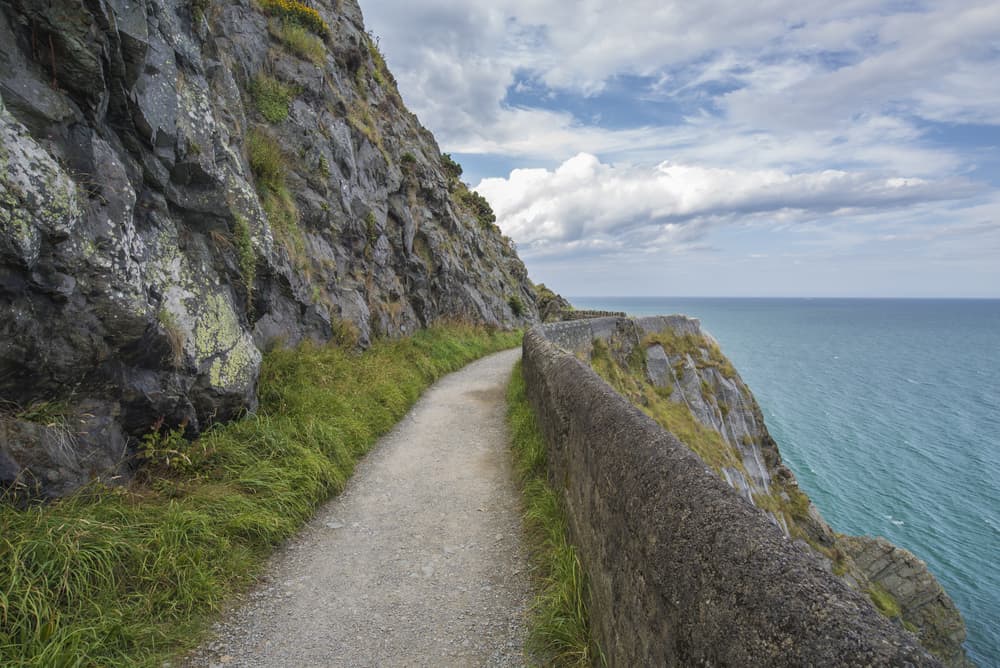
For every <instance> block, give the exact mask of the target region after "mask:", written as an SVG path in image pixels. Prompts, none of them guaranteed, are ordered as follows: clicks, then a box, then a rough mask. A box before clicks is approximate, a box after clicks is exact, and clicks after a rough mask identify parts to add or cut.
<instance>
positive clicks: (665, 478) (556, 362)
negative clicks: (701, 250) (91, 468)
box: [524, 316, 940, 666]
mask: <svg viewBox="0 0 1000 668" xmlns="http://www.w3.org/2000/svg"><path fill="white" fill-rule="evenodd" d="M675 317H676V318H682V319H683V317H682V316H671V318H675ZM684 320H686V319H684ZM689 322H691V323H695V324H696V321H689ZM657 324H658V323H655V322H653V321H648V322H645V321H642V320H640V321H636V320H626V319H620V318H601V319H597V320H589V321H577V322H572V323H555V324H552V325H545V326H542V327H534V328H533V329H531V330H530V331H529V332H528V333H527V334H526V335H525V338H524V374H525V380H526V383H527V391H528V397H529V399H530V401H531V403H532V405H533V406H534V408H535V411H536V412H537V414H538V417H539V421H540V424H541V426H542V429H543V431H544V434H545V437H546V441H547V443H548V448H549V449H548V461H549V477H550V480H551V481H552V482H553V484H554V485H555V486H556V488H557V489H561V490H562V491H563V496H564V500H565V503H566V507H567V511H568V516H569V524H570V528H571V531H572V533H573V538H574V542H575V543H576V544H577V545H578V546H579V548H580V553H581V559H582V561H583V565H584V568H585V569H586V571H587V574H588V576H589V580H590V590H591V602H590V603H591V606H590V609H591V623H592V625H593V629H594V633H595V635H596V637H597V639H598V642H599V643H600V644H601V647H602V649H603V650H604V652H605V654H606V656H607V658H608V662H609V664H610V665H611V666H639V665H658V666H660V665H668V666H689V665H726V666H751V665H752V666H779V665H780V666H789V665H802V666H805V665H812V666H845V665H877V666H882V665H892V666H902V665H913V666H937V665H940V664H939V663H938V662H937V660H936V659H934V658H933V657H931V656H930V655H929V654H927V653H926V652H925V651H924V650H923V649H921V648H920V647H919V646H918V645H917V644H916V643H915V641H914V639H913V637H912V636H911V635H909V634H907V633H905V632H903V631H902V630H901V629H898V628H897V627H895V626H893V625H892V624H891V623H890V622H889V621H888V620H887V619H885V618H884V617H882V616H881V615H880V614H879V613H878V612H876V611H875V609H874V608H873V607H872V606H871V604H870V603H869V602H868V600H867V599H865V598H864V597H863V596H862V595H860V594H858V593H856V592H853V591H851V590H850V589H848V587H847V586H846V585H845V584H844V583H843V582H841V581H840V580H839V579H838V578H836V577H834V576H832V575H830V574H828V573H826V572H825V571H823V570H822V568H820V566H819V565H818V564H817V563H816V562H815V561H814V560H813V558H812V557H811V556H810V555H808V554H806V553H805V552H803V551H801V550H800V549H799V548H798V547H797V546H795V545H793V544H792V543H791V542H789V541H788V540H787V539H786V538H785V537H784V535H783V534H782V532H781V530H780V529H778V528H777V527H776V526H774V525H773V524H772V523H771V522H769V521H768V520H767V518H766V517H765V516H764V515H763V514H762V513H760V512H758V511H757V510H755V509H754V508H753V507H751V506H750V505H749V504H748V503H747V502H746V501H744V500H743V499H742V498H740V497H739V495H738V494H737V493H736V492H735V491H734V490H733V489H732V488H730V487H729V486H727V485H726V484H725V483H724V482H722V481H721V480H720V479H719V478H718V477H716V476H715V475H714V474H713V473H712V472H711V471H710V470H709V469H708V468H707V467H706V466H705V465H704V464H703V463H702V461H701V460H700V459H699V458H698V457H697V456H696V455H695V454H693V453H692V452H691V451H690V450H688V449H687V447H685V446H684V445H683V444H682V443H680V442H679V441H678V440H677V439H676V438H675V437H674V436H673V435H671V434H669V433H668V432H666V431H665V430H664V429H662V428H661V427H660V426H659V425H657V424H656V423H655V422H653V421H652V420H651V419H650V418H648V417H647V416H645V415H644V414H643V413H642V412H640V411H639V410H638V409H636V408H635V407H634V406H632V405H631V404H630V403H629V402H628V401H627V400H626V399H625V398H624V397H622V396H621V395H619V394H618V393H617V392H615V391H614V390H613V389H612V388H611V387H610V386H608V385H607V384H606V383H605V382H604V381H603V380H601V379H600V378H599V377H598V376H597V374H596V373H594V372H593V371H592V370H591V369H590V368H589V367H588V366H587V365H586V364H584V363H583V362H581V361H580V360H578V359H576V357H574V355H573V354H571V353H570V352H567V350H572V351H580V350H586V349H588V348H589V345H590V341H592V339H593V338H595V337H601V338H604V337H605V336H607V335H608V334H609V333H610V332H612V331H615V330H616V329H617V328H621V327H640V326H642V325H646V326H649V327H650V328H652V327H655V326H656V325H657ZM637 334H638V330H637Z"/></svg>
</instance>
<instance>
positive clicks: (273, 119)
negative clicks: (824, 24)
mask: <svg viewBox="0 0 1000 668" xmlns="http://www.w3.org/2000/svg"><path fill="white" fill-rule="evenodd" d="M250 95H252V96H253V101H254V104H255V105H256V106H257V111H259V112H260V113H261V115H262V116H263V117H264V118H266V119H267V120H268V122H270V123H281V122H282V121H284V120H285V119H286V118H288V109H289V107H290V106H291V104H292V100H293V99H295V95H296V90H295V88H294V87H292V86H290V85H288V84H286V83H284V82H281V81H278V80H277V79H275V78H274V77H272V76H269V75H267V74H264V73H263V72H259V73H258V74H257V76H255V77H254V78H253V81H251V82H250Z"/></svg>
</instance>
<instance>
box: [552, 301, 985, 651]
mask: <svg viewBox="0 0 1000 668" xmlns="http://www.w3.org/2000/svg"><path fill="white" fill-rule="evenodd" d="M591 322H592V323H594V324H593V325H591V327H590V328H589V329H588V330H587V332H586V333H585V334H583V335H582V334H581V333H580V332H579V331H577V330H578V329H579V326H578V325H576V326H574V325H572V324H568V323H567V329H566V332H565V333H563V334H562V335H560V334H559V333H558V332H555V333H553V334H551V335H550V336H551V337H552V338H553V340H556V341H558V342H559V343H560V345H562V346H563V347H565V348H567V349H570V350H574V351H576V352H577V354H579V355H580V356H583V357H586V358H587V359H588V360H590V362H591V364H592V365H593V367H594V369H595V370H596V371H597V372H598V373H599V374H600V375H602V376H603V377H604V378H605V380H607V381H608V382H609V383H610V384H611V385H612V386H613V387H615V389H617V390H618V391H619V392H621V393H622V394H624V395H625V396H626V397H628V398H629V399H631V401H632V402H633V403H634V404H636V405H637V406H639V407H640V408H641V409H642V410H643V411H644V412H646V413H647V414H649V415H650V416H651V417H652V418H654V419H655V420H656V421H657V422H659V423H660V424H661V425H662V426H663V427H665V428H666V429H667V430H668V431H671V432H672V433H673V434H674V435H675V436H677V437H678V439H679V440H681V441H682V442H683V443H685V444H686V445H687V446H688V447H689V448H691V449H692V450H694V451H695V452H696V453H697V454H698V455H699V456H701V458H702V460H703V461H704V462H705V463H706V464H708V465H709V466H710V467H711V468H712V469H713V470H714V471H715V472H716V473H717V474H718V475H719V476H720V477H721V478H723V479H724V480H725V481H726V482H728V483H729V485H730V486H732V487H733V488H735V489H736V490H737V491H738V492H739V493H740V494H741V495H742V496H743V497H744V498H745V499H746V500H747V501H749V502H750V503H751V504H753V505H754V506H756V507H757V508H759V509H760V510H761V511H762V512H763V513H765V514H766V515H767V516H768V517H769V518H770V519H771V521H772V522H774V523H775V524H776V525H778V526H779V527H781V529H782V531H784V533H785V535H786V536H788V537H789V538H790V539H792V540H794V541H796V542H797V543H798V544H799V545H800V546H801V547H802V548H803V549H805V550H807V551H808V552H809V553H811V554H812V555H814V557H815V558H816V559H818V560H819V561H820V562H821V563H822V564H823V566H824V567H825V568H826V569H827V570H828V571H830V572H832V573H834V574H835V575H838V576H840V577H841V578H842V579H844V581H845V582H846V583H847V584H848V585H849V586H851V587H852V588H854V589H857V590H859V591H862V592H865V593H867V594H868V595H869V597H870V598H871V600H872V602H873V603H874V604H875V605H876V607H877V608H879V610H880V611H881V612H882V613H883V614H885V615H886V616H888V617H890V618H892V619H894V620H896V622H897V623H898V624H900V625H901V626H904V627H905V628H907V629H909V630H911V631H913V632H915V633H916V634H917V635H918V637H919V639H920V642H921V644H922V645H923V646H924V647H926V648H927V649H928V650H930V651H931V652H933V653H934V654H935V655H937V656H938V657H939V658H941V659H942V660H943V661H944V662H945V663H946V664H947V665H952V666H969V665H972V664H971V663H970V662H969V660H968V659H967V658H966V656H965V651H964V649H963V648H962V643H963V642H964V641H965V624H964V622H963V621H962V617H961V615H960V614H959V612H958V609H957V608H956V607H955V604H954V603H953V602H952V600H951V599H950V598H949V597H948V595H947V593H945V591H944V589H942V587H941V585H940V584H939V583H938V582H937V581H936V580H935V578H934V576H933V575H932V574H931V573H930V572H929V571H928V570H927V565H926V564H925V563H924V562H922V561H921V560H920V559H918V558H917V557H916V556H914V555H913V554H911V553H910V552H908V551H906V550H904V549H902V548H899V547H896V546H894V545H892V544H891V543H889V542H888V541H886V540H885V539H883V538H871V537H868V536H845V535H843V534H838V533H836V532H834V531H833V530H832V529H831V528H830V526H829V525H828V524H827V523H826V521H825V520H824V519H823V517H822V516H821V515H820V513H819V511H818V510H817V509H816V507H815V506H814V505H813V504H812V502H811V501H810V500H809V497H808V496H806V494H805V493H804V492H802V491H801V490H800V489H799V486H798V483H797V481H796V479H795V475H794V474H793V473H792V471H791V470H790V469H789V468H788V467H787V466H785V465H784V464H783V463H782V460H781V454H780V452H779V450H778V446H777V444H776V443H775V442H774V439H773V438H771V436H770V434H769V433H768V431H767V427H766V426H765V424H764V419H763V415H762V413H761V411H760V407H759V406H758V405H757V402H756V401H755V400H754V398H753V395H752V394H751V392H750V389H749V388H748V387H747V386H746V384H744V383H743V381H742V379H741V378H740V377H739V374H738V373H737V372H736V370H735V369H734V368H733V365H732V364H731V363H730V362H729V360H728V359H727V358H726V357H725V356H724V355H723V354H722V352H721V351H720V350H719V346H718V344H717V343H716V342H715V341H714V340H713V339H712V338H711V337H710V336H708V335H707V334H705V333H704V332H702V330H701V327H700V325H699V323H698V321H697V320H694V319H692V318H687V317H684V316H669V317H657V318H640V319H626V318H602V319H600V320H595V321H591ZM550 327H552V326H550ZM560 336H561V337H562V338H560Z"/></svg>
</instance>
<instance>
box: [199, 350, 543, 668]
mask: <svg viewBox="0 0 1000 668" xmlns="http://www.w3.org/2000/svg"><path fill="white" fill-rule="evenodd" d="M519 355H520V351H519V350H512V351H506V352H502V353H498V354H495V355H491V356H490V357H486V358H484V359H482V360H479V361H477V362H474V363H472V364H470V365H469V366H467V367H465V368H464V369H462V370H461V371H458V372H457V373H453V374H451V375H449V376H446V377H444V378H443V379H441V380H440V381H438V382H437V383H436V384H435V385H434V386H432V387H431V388H430V389H429V390H428V391H427V392H426V393H425V394H424V396H423V397H422V398H421V399H420V401H419V402H418V403H417V404H416V405H415V406H414V407H413V409H412V410H411V411H410V412H409V413H408V414H407V415H406V417H405V418H403V420H402V421H401V422H400V423H399V424H398V425H397V426H396V427H395V429H393V431H392V432H390V433H389V434H387V435H386V436H385V437H383V438H382V440H381V441H380V442H379V444H378V445H377V446H376V447H375V448H374V449H373V450H372V452H371V453H370V454H369V455H368V456H367V457H366V458H365V459H364V460H363V461H362V462H361V463H360V465H359V466H358V468H357V470H356V472H355V474H354V477H353V478H352V479H351V481H350V482H349V483H348V485H347V489H346V490H345V491H344V493H343V494H341V495H340V496H339V497H337V498H335V499H333V500H332V501H330V502H329V503H327V504H326V505H324V506H323V507H322V508H320V510H319V511H318V512H317V514H316V516H315V517H314V518H313V519H312V520H311V521H310V522H309V523H308V524H307V525H306V527H305V529H304V530H303V531H302V533H301V534H300V535H299V536H297V537H296V538H294V539H293V540H291V541H290V542H289V543H288V544H287V545H286V546H285V547H283V548H282V549H281V550H279V551H278V553H277V554H276V555H275V556H274V558H273V559H272V562H271V563H270V564H269V566H268V569H267V574H266V576H265V578H264V579H263V581H262V582H261V584H260V585H259V586H258V587H257V588H256V589H255V590H254V591H253V592H251V593H250V594H249V595H248V597H247V600H246V602H245V604H244V605H242V606H241V607H239V608H237V609H234V610H233V611H232V612H231V613H229V614H228V615H227V617H226V619H224V620H223V621H222V622H221V623H220V624H219V626H218V627H217V629H216V630H217V637H216V639H214V640H212V641H210V642H209V643H208V644H206V645H205V646H204V647H202V648H201V649H200V650H198V652H196V653H195V654H193V655H192V656H191V657H189V660H190V665H192V666H220V667H221V666H225V667H226V668H229V667H232V666H268V667H271V666H274V667H275V668H284V667H286V666H288V667H296V668H299V667H301V668H305V667H320V666H323V667H327V666H331V667H332V666H344V667H347V666H350V667H352V668H353V667H360V666H379V667H384V666H435V667H437V666H523V665H525V663H526V661H525V660H524V656H523V649H522V646H523V635H524V627H525V623H524V618H525V612H526V607H527V601H528V597H529V573H528V566H527V561H526V556H525V552H524V549H523V547H522V545H521V522H520V516H519V495H518V492H517V490H516V487H515V485H514V483H513V478H512V475H511V471H510V455H509V451H508V443H509V442H508V435H507V429H506V423H505V418H504V415H505V404H504V392H505V388H506V383H507V380H508V378H509V376H510V371H511V367H512V366H513V364H514V361H515V360H517V358H518V357H519Z"/></svg>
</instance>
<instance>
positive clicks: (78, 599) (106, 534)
mask: <svg viewBox="0 0 1000 668" xmlns="http://www.w3.org/2000/svg"><path fill="white" fill-rule="evenodd" d="M519 339H520V334H519V333H516V332H514V333H511V332H493V333H490V332H487V331H485V330H483V329H478V328H473V327H470V326H463V325H453V326H448V327H434V328H431V329H429V330H424V331H420V332H418V333H417V334H415V335H414V336H412V337H410V338H405V339H397V340H393V341H380V342H378V343H376V344H375V345H374V346H372V348H370V349H369V350H368V351H366V352H364V353H357V352H355V351H353V350H352V349H350V348H345V347H341V346H336V345H329V346H316V345H308V344H307V345H303V346H302V347H300V348H298V349H295V350H276V351H274V352H271V353H269V354H268V355H267V356H266V357H265V360H264V365H263V368H262V371H261V376H260V383H259V386H258V395H259V399H260V408H259V410H258V412H257V414H256V415H252V416H250V417H247V418H246V419H244V420H241V421H239V422H235V423H231V424H229V425H226V426H221V427H217V428H215V429H212V430H210V431H208V432H207V433H205V434H203V435H202V437H201V438H200V439H199V440H197V441H195V442H193V443H190V442H187V441H185V440H184V439H182V438H180V437H179V434H178V433H177V432H176V431H172V432H165V433H157V434H156V435H154V436H151V437H150V439H148V440H147V441H146V442H145V443H144V445H143V455H144V459H145V464H144V465H143V468H142V470H141V471H140V474H139V475H137V476H136V480H135V481H134V482H133V483H132V484H131V485H129V486H127V487H113V488H111V487H104V486H100V485H98V484H93V485H92V486H90V487H89V488H85V489H84V490H83V491H81V492H79V493H77V494H76V495H74V496H72V497H69V498H64V499H60V500H57V501H53V502H51V503H48V504H38V505H32V506H30V507H27V508H17V507H14V506H13V505H10V504H6V503H4V504H2V505H0V665H3V666H10V667H25V668H26V667H28V666H159V665H162V663H163V660H164V659H166V658H168V657H170V656H171V655H174V654H176V653H177V652H178V651H182V650H184V649H185V648H188V647H192V646H193V645H195V644H196V643H197V642H198V641H199V640H200V639H201V638H202V637H203V635H204V633H205V632H206V629H207V623H208V622H209V621H210V617H211V615H212V614H213V612H214V611H216V610H218V609H219V607H220V606H221V605H222V604H223V602H224V601H225V600H226V599H227V597H228V596H230V595H232V594H233V593H234V592H236V591H238V590H240V589H241V588H244V587H246V586H247V585H248V584H249V583H250V582H251V581H252V580H253V578H254V576H255V575H256V573H257V572H259V569H260V567H261V565H262V564H263V561H264V559H265V557H266V556H267V555H268V553H269V552H270V551H271V549H272V548H273V547H274V546H275V545H276V544H278V543H279V542H281V541H282V540H284V539H286V538H288V537H289V536H290V535H292V533H293V532H295V531H296V530H297V529H298V528H299V526H300V525H301V524H302V523H303V522H304V521H305V520H306V519H307V518H308V517H309V516H310V515H311V514H312V512H313V511H314V509H315V508H316V506H317V505H318V504H320V503H321V502H323V501H324V500H325V499H326V498H328V497H329V496H330V495H331V494H336V493H338V492H339V491H340V490H342V489H343V487H344V483H345V482H346V480H347V479H348V477H349V476H350V475H351V472H352V470H353V468H354V463H355V462H356V461H357V459H358V458H359V457H361V456H362V455H363V454H364V453H365V452H367V451H368V450H369V448H371V446H372V445H373V444H374V442H375V440H376V438H377V437H378V436H380V435H381V434H383V433H385V432H386V431H388V430H389V429H390V428H391V427H392V426H393V425H394V424H395V423H396V421H397V420H399V418H400V417H402V416H403V414H404V413H405V412H406V411H407V410H408V409H409V407H410V406H411V405H412V404H413V402H414V401H415V400H416V399H417V397H418V396H419V395H420V393H421V391H422V390H423V389H424V388H426V387H427V386H428V385H429V384H430V383H431V382H432V381H434V380H435V379H436V378H438V377H439V376H441V375H443V374H444V373H447V372H449V371H453V370H455V369H458V368H459V367H461V366H463V365H464V364H466V363H467V362H469V361H471V360H473V359H475V358H477V357H480V356H482V355H484V354H486V353H489V352H493V351H495V350H500V349H503V348H509V347H511V346H513V345H516V344H517V342H518V341H519Z"/></svg>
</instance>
